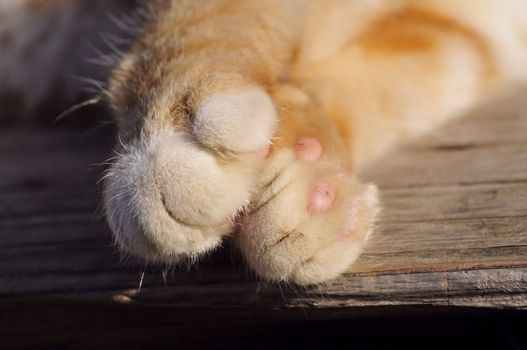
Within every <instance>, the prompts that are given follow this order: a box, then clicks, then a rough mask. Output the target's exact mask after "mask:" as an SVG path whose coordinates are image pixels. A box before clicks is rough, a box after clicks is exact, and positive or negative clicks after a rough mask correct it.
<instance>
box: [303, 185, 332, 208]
mask: <svg viewBox="0 0 527 350" xmlns="http://www.w3.org/2000/svg"><path fill="white" fill-rule="evenodd" d="M335 196H336V191H335V187H333V185H331V184H330V183H329V182H327V181H324V180H322V181H319V182H317V183H316V184H315V187H314V188H313V192H312V193H311V198H310V200H309V204H308V210H309V211H310V212H311V213H312V214H320V213H324V212H325V211H327V210H328V209H329V208H331V206H332V205H333V202H335Z"/></svg>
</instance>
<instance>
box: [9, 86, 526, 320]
mask: <svg viewBox="0 0 527 350" xmlns="http://www.w3.org/2000/svg"><path fill="white" fill-rule="evenodd" d="M525 96H527V89H525V88H522V89H518V90H517V92H516V93H511V94H509V95H506V96H503V97H501V98H500V99H497V100H493V101H489V102H488V103H487V104H485V105H484V106H482V107H480V108H478V109H476V110H475V111H474V112H473V113H471V115H469V116H468V117H467V118H463V119H460V120H455V121H453V122H452V123H450V124H449V125H447V126H446V127H445V128H444V129H443V130H441V131H440V132H434V133H433V134H432V135H429V136H427V137H424V138H422V139H420V140H417V141H412V142H411V143H409V144H407V145H404V146H402V147H401V149H400V150H398V151H396V152H394V153H393V154H391V155H388V156H387V157H386V158H384V159H381V160H380V161H379V162H377V163H376V164H374V165H372V167H371V168H369V169H367V170H366V171H364V173H363V174H362V177H363V178H364V179H366V180H368V181H374V182H376V183H378V184H379V186H380V188H381V191H382V198H383V203H384V212H383V215H382V219H381V220H380V222H379V227H378V229H377V231H376V232H375V234H374V235H373V237H372V239H371V241H370V243H369V244H368V246H367V247H366V249H365V252H364V254H363V255H362V256H361V258H360V259H359V261H358V262H357V263H356V264H355V265H354V266H353V267H352V269H351V270H350V271H349V272H348V273H347V274H345V275H344V276H343V277H341V278H339V279H337V280H336V281H333V282H331V283H328V284H327V285H324V286H319V287H314V288H308V289H299V288H295V287H292V286H285V285H267V284H262V283H260V282H258V281H257V280H256V279H254V277H253V276H252V275H251V273H250V272H248V271H247V269H246V268H245V267H244V265H243V262H242V261H241V259H240V258H239V256H238V255H237V254H236V253H234V252H232V251H231V250H230V249H229V247H228V244H227V245H226V247H225V248H224V249H220V250H219V251H218V252H216V253H215V254H213V256H212V257H210V258H207V259H205V261H203V262H202V263H201V264H199V265H198V266H197V267H192V268H190V269H187V268H186V267H182V268H181V269H180V270H177V271H171V272H170V273H169V274H168V276H167V278H166V281H165V280H164V278H163V276H162V272H161V270H159V269H156V268H153V267H149V268H148V269H146V273H145V278H144V281H143V285H142V289H141V290H138V286H139V282H140V275H141V272H142V271H144V266H143V264H142V263H140V262H130V261H128V262H127V261H124V262H123V261H121V258H120V256H119V254H118V253H117V252H115V250H114V249H113V248H112V246H111V237H110V233H109V231H108V229H107V228H106V226H105V224H104V221H103V220H102V218H101V216H100V208H99V209H98V204H99V201H100V199H99V198H100V191H101V188H100V184H97V180H98V179H99V178H100V176H101V173H102V171H103V170H104V166H103V165H100V164H101V163H103V162H104V161H105V160H106V159H108V157H110V155H111V151H110V149H111V142H110V141H109V140H110V139H111V132H109V130H108V129H105V128H102V129H100V130H95V131H89V132H80V131H79V130H77V129H66V128H60V127H55V128H34V129H31V128H15V129H10V130H2V131H0V304H2V305H4V306H7V305H17V303H25V302H31V301H32V300H38V302H39V303H40V304H39V305H42V303H44V304H45V303H53V302H55V301H56V300H61V303H65V304H66V305H67V304H68V303H70V304H71V305H81V304H82V303H86V302H96V303H100V305H105V306H104V307H101V310H105V309H106V308H108V307H111V305H120V304H126V305H142V307H148V306H151V307H153V306H154V305H164V306H165V307H170V308H171V309H174V312H175V314H177V312H180V314H181V315H184V314H185V313H187V312H191V311H192V310H194V309H195V310H202V309H204V308H207V309H208V308H212V309H221V310H223V311H221V312H220V313H224V314H225V313H227V314H228V313H232V314H233V315H234V314H235V313H236V312H234V311H233V310H240V309H243V310H246V309H249V310H253V312H255V313H261V314H263V313H269V312H271V310H275V311H274V312H276V313H275V314H274V316H270V317H276V318H277V319H287V320H291V319H302V318H303V317H304V315H305V312H307V313H309V314H310V315H316V316H315V318H324V317H348V316H349V315H350V313H349V312H343V310H356V309H357V308H362V307H368V308H378V307H384V306H387V305H390V306H398V307H402V306H423V305H438V306H445V305H448V306H469V307H492V308H515V309H526V308H527V98H525ZM50 305H51V304H50ZM97 305H99V304H97ZM300 309H301V310H302V312H297V311H294V310H300ZM177 310H180V311H177ZM189 310H190V311H189ZM288 310H289V311H288ZM335 310H340V312H341V313H335V312H336V311H335ZM291 312H292V313H291ZM350 312H351V311H350ZM271 313H272V312H271ZM267 315H268V316H269V314H267ZM280 315H282V316H280ZM339 315H340V316H339ZM6 322H7V321H6ZM0 323H1V324H2V325H3V324H4V323H5V322H4V321H1V320H0Z"/></svg>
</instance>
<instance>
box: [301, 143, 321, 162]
mask: <svg viewBox="0 0 527 350" xmlns="http://www.w3.org/2000/svg"><path fill="white" fill-rule="evenodd" d="M295 153H296V157H297V158H298V159H301V160H305V161H309V162H314V161H316V160H318V159H319V158H320V156H321V155H322V145H321V144H320V142H319V141H318V140H317V139H316V138H314V137H303V138H301V139H300V140H298V142H297V143H296V145H295Z"/></svg>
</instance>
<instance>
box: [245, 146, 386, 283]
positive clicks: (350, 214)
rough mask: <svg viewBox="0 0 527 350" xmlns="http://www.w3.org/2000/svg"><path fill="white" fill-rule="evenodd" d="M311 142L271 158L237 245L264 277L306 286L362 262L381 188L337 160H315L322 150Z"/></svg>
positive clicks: (277, 153) (376, 211)
mask: <svg viewBox="0 0 527 350" xmlns="http://www.w3.org/2000/svg"><path fill="white" fill-rule="evenodd" d="M313 141H316V140H310V141H308V142H303V145H301V146H300V147H298V146H296V147H294V148H293V149H291V150H290V149H284V150H280V151H277V152H275V153H274V154H273V155H272V156H271V158H272V159H271V164H270V165H269V167H268V169H267V171H268V172H269V174H267V175H268V178H267V182H266V183H265V184H264V188H263V190H262V191H261V192H260V194H259V195H258V196H257V197H256V198H255V199H254V201H253V204H252V206H251V207H250V209H251V210H250V212H249V214H247V215H246V216H244V217H243V218H242V219H241V223H240V227H241V229H240V232H239V234H238V236H237V241H238V243H239V246H240V248H241V250H242V253H243V255H244V256H245V258H246V260H247V261H248V263H249V265H250V266H251V267H252V269H253V270H254V271H255V272H256V273H257V274H258V275H260V276H261V277H263V278H264V279H267V280H271V281H288V282H293V283H296V284H300V285H309V284H315V283H320V282H323V281H326V280H329V279H332V278H334V277H336V276H338V275H339V274H341V273H343V272H344V271H345V270H346V269H347V268H348V267H349V266H350V265H351V264H352V263H353V262H354V261H355V260H356V259H357V257H358V256H359V254H360V252H361V251H362V247H363V246H364V243H365V242H366V239H367V237H368V235H369V233H370V231H371V230H372V227H373V223H374V221H375V218H376V215H377V213H378V210H379V209H378V203H377V191H376V188H375V186H373V185H364V184H361V183H359V182H358V181H357V180H355V179H354V178H353V177H352V176H349V175H343V174H342V173H341V172H340V171H339V168H338V166H337V165H336V164H337V163H336V162H332V161H329V160H327V159H325V160H315V159H314V158H316V159H319V158H320V153H321V151H322V147H320V144H319V143H318V141H316V142H313ZM306 148H307V149H308V150H307V151H306ZM311 151H313V152H312V153H311ZM306 153H307V154H308V156H307V157H304V155H305V154H306ZM313 154H318V157H312V155H313ZM315 161H316V163H315V164H313V162H315ZM264 177H265V176H264Z"/></svg>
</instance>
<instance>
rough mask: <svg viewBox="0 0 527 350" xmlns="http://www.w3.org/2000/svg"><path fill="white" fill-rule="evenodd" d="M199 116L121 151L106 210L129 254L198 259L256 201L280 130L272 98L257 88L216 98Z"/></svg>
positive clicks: (199, 110) (206, 103)
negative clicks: (265, 161)
mask: <svg viewBox="0 0 527 350" xmlns="http://www.w3.org/2000/svg"><path fill="white" fill-rule="evenodd" d="M192 114H193V115H192V118H188V119H189V121H190V122H191V124H190V125H186V126H185V127H184V128H167V127H166V126H164V127H154V128H151V129H150V130H148V131H145V130H143V131H142V132H141V136H140V137H138V138H137V139H136V140H135V141H131V142H129V143H128V144H123V145H120V146H119V148H118V150H117V152H116V153H117V155H116V161H115V162H114V164H113V166H112V167H111V168H110V170H109V172H108V174H107V175H106V180H105V191H104V197H105V210H106V216H107V219H108V222H109V224H110V227H111V228H112V231H113V233H114V238H115V241H116V243H117V245H118V246H119V247H120V248H121V249H122V250H124V251H125V252H128V253H131V254H132V255H135V256H139V257H141V258H145V259H147V260H150V261H155V262H168V263H173V262H178V261H180V260H182V259H185V258H189V257H190V258H195V257H197V256H199V255H201V254H203V253H205V252H207V251H210V250H211V249H213V248H214V247H216V246H217V245H218V244H219V243H220V242H221V238H222V236H223V235H225V234H228V233H230V232H231V231H232V230H233V225H234V221H235V217H236V216H237V214H238V213H239V212H240V211H241V210H242V209H243V208H244V207H245V206H246V205H247V204H248V202H249V200H250V197H251V195H252V192H253V189H254V185H255V183H256V182H257V178H258V175H259V169H260V166H261V163H262V158H263V157H265V155H266V153H267V150H268V146H269V143H270V140H271V138H272V136H273V133H274V131H275V128H276V124H277V121H276V119H277V118H276V113H275V110H274V105H273V103H272V101H271V99H270V98H269V97H268V96H267V94H266V93H265V92H264V91H263V90H262V89H260V88H257V87H252V88H248V89H245V90H242V91H239V92H233V93H218V94H212V95H210V96H209V97H207V98H204V99H203V101H202V102H200V103H199V104H198V106H197V108H196V109H195V111H193V112H192ZM150 125H166V124H164V123H150Z"/></svg>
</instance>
